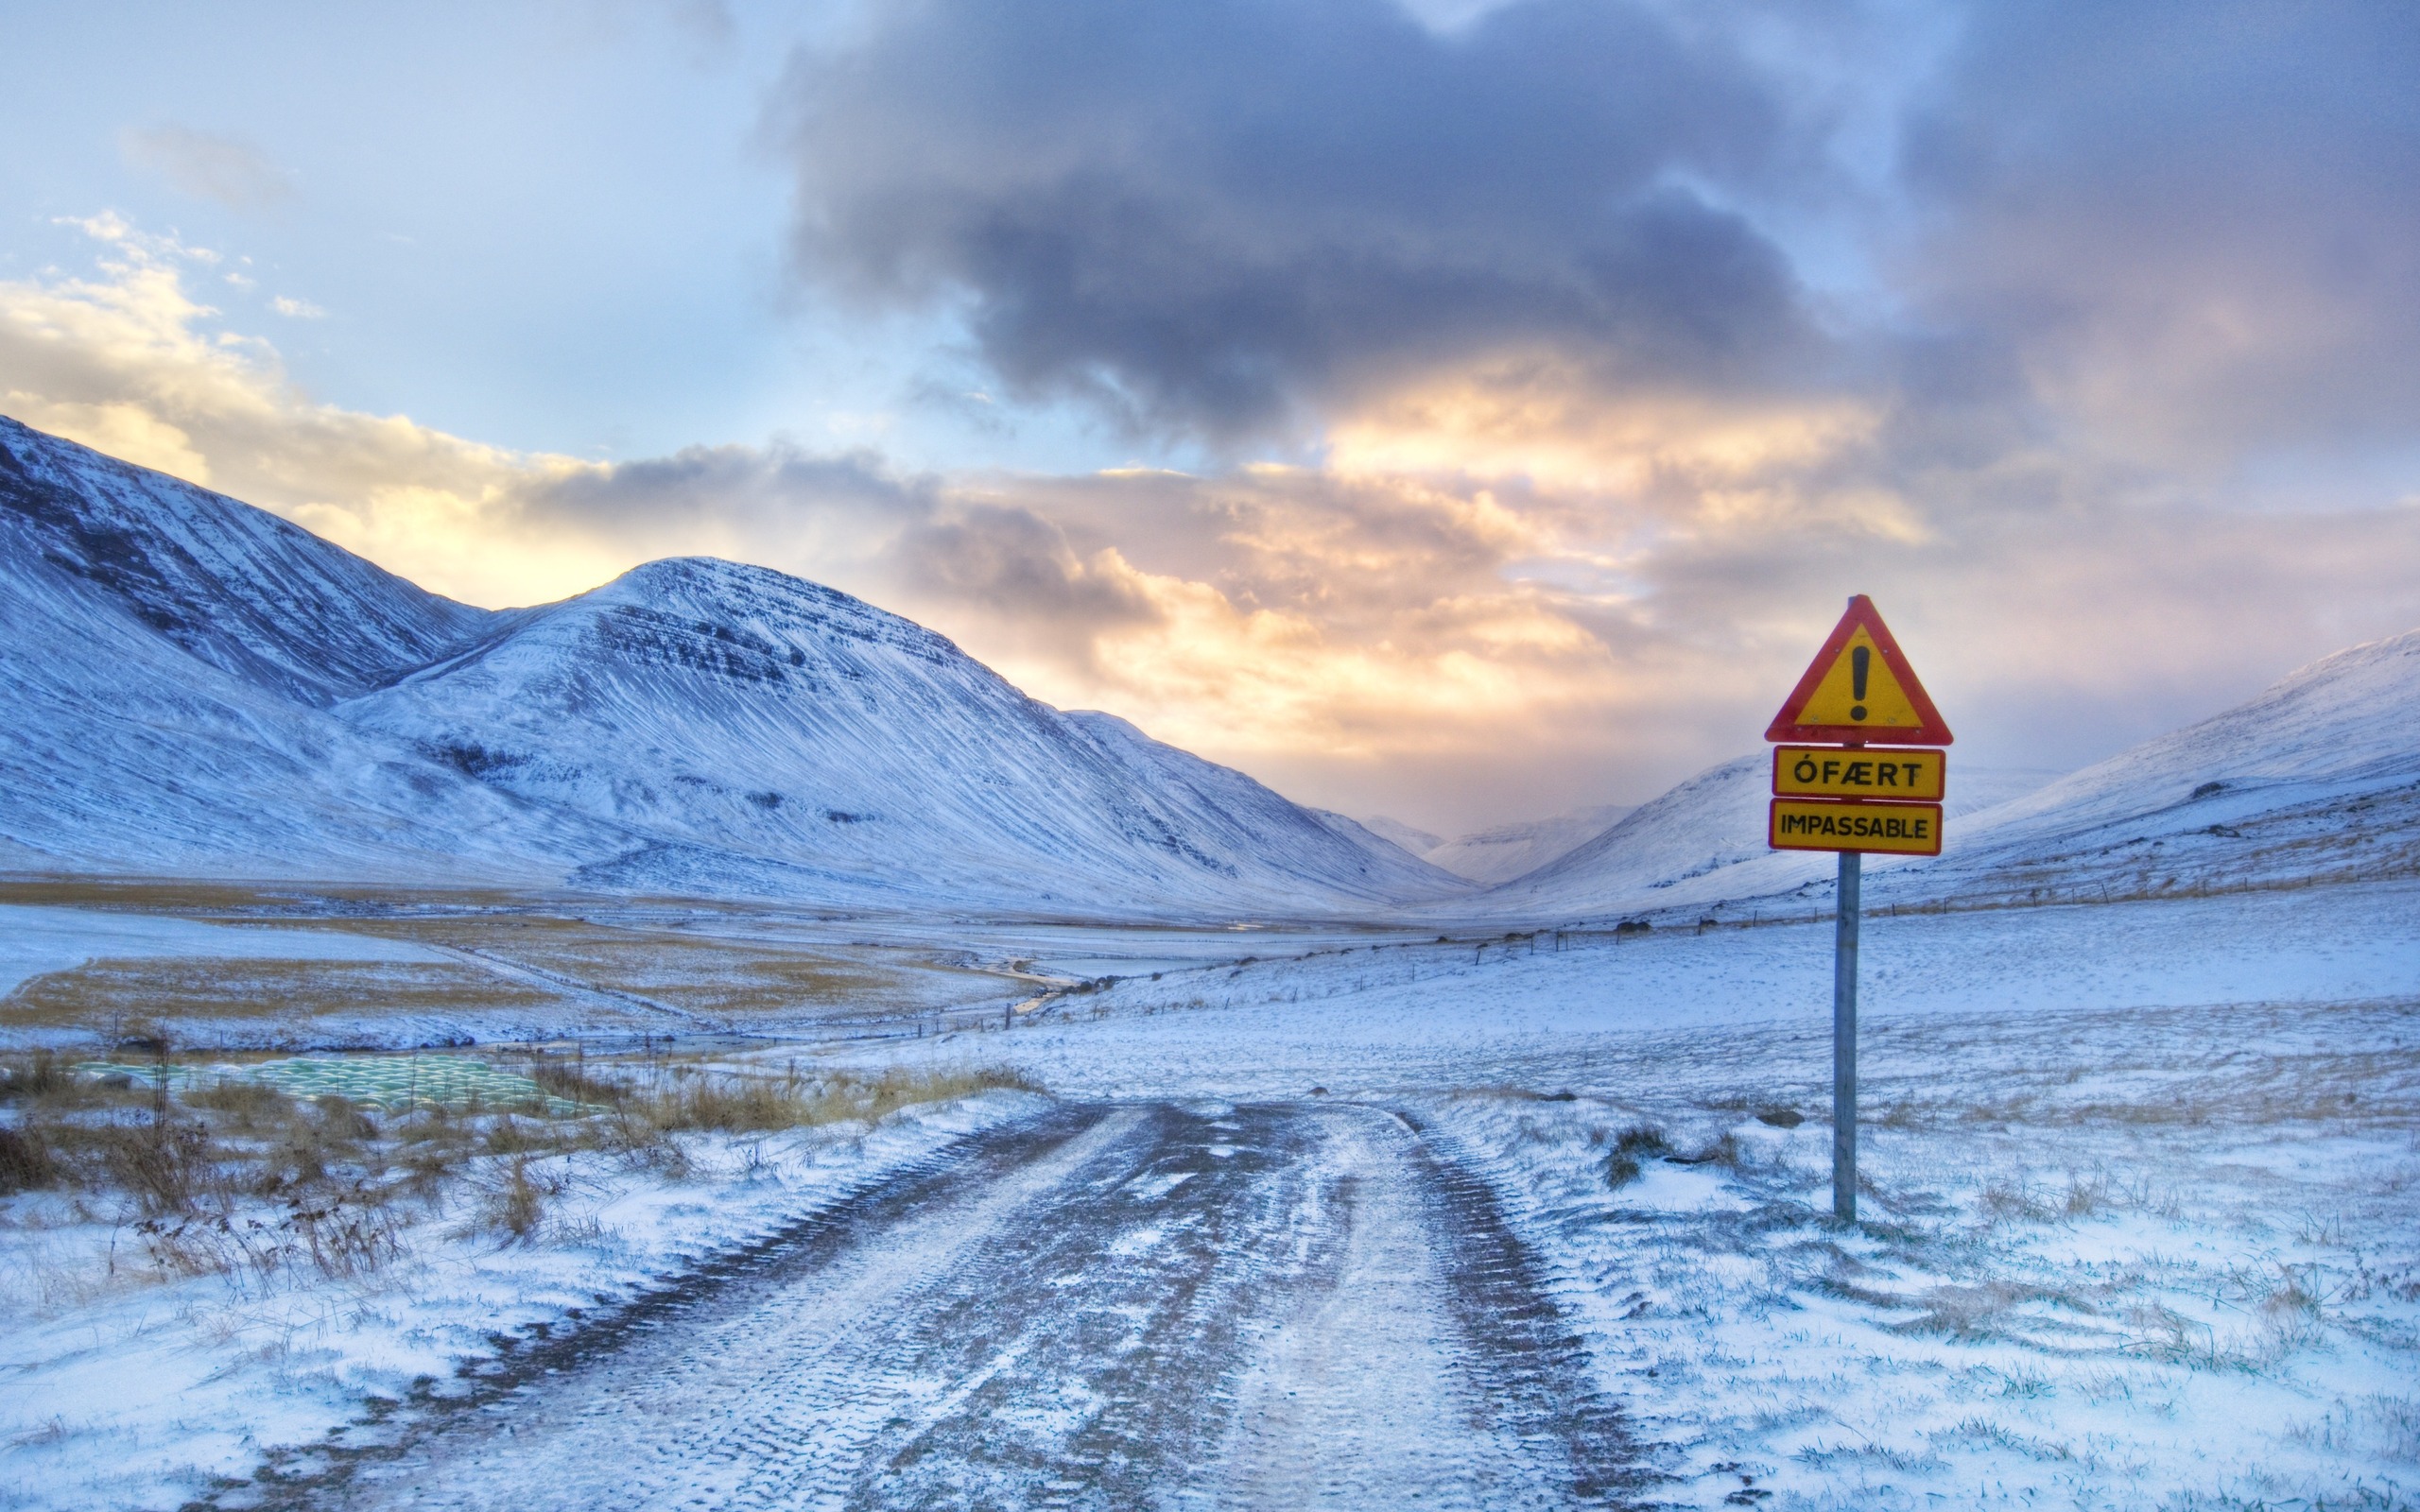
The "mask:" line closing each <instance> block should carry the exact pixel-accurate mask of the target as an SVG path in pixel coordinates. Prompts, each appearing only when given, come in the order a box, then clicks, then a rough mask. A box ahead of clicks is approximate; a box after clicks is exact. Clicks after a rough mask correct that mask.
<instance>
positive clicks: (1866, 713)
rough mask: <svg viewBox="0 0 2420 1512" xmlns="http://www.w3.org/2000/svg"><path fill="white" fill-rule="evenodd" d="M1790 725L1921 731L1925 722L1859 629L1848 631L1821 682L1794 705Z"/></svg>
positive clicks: (1868, 635) (1871, 638) (1866, 632)
mask: <svg viewBox="0 0 2420 1512" xmlns="http://www.w3.org/2000/svg"><path fill="white" fill-rule="evenodd" d="M1795 722H1796V723H1798V724H1802V725H1849V726H1854V727H1856V728H1858V729H1859V730H1922V729H1924V728H1925V726H1926V724H1927V720H1926V718H1925V716H1924V715H1923V714H1922V713H1918V712H1917V710H1916V705H1915V700H1914V699H1912V698H1910V697H1909V696H1908V691H1907V690H1906V689H1905V688H1902V687H1901V686H1899V679H1897V678H1895V677H1893V676H1892V673H1891V664H1890V663H1889V662H1886V661H1885V660H1884V659H1883V656H1882V650H1881V648H1880V647H1879V646H1877V645H1876V644H1874V636H1873V634H1872V632H1870V631H1869V630H1867V629H1866V627H1864V626H1862V625H1860V626H1858V627H1857V628H1856V629H1855V630H1853V631H1851V632H1850V634H1849V638H1848V642H1847V644H1844V645H1842V646H1841V649H1840V653H1839V654H1838V655H1836V656H1834V657H1833V658H1832V664H1831V665H1830V666H1828V667H1826V668H1824V678H1823V680H1822V681H1820V682H1818V683H1816V684H1815V693H1814V696H1812V697H1810V698H1808V699H1807V700H1806V703H1804V704H1802V705H1800V706H1799V709H1798V715H1797V719H1796V721H1795Z"/></svg>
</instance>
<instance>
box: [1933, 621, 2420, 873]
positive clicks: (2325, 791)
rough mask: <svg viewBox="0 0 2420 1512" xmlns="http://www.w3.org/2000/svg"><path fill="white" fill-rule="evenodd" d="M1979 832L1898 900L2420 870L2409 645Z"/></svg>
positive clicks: (2360, 650) (2086, 775)
mask: <svg viewBox="0 0 2420 1512" xmlns="http://www.w3.org/2000/svg"><path fill="white" fill-rule="evenodd" d="M1952 770H1953V772H1954V771H1955V767H1954V766H1953V768H1952ZM1981 818H1982V819H1983V820H1984V822H1982V823H1979V824H1978V825H1976V826H1974V827H1972V828H1970V829H1969V831H1968V832H1967V833H1964V834H1961V833H1959V832H1958V831H1957V830H1954V829H1953V830H1952V831H1951V832H1950V840H1949V847H1948V851H1947V853H1946V854H1945V855H1944V856H1943V857H1942V858H1941V860H1940V861H1938V862H1935V863H1931V864H1929V865H1928V866H1927V867H1925V868H1911V870H1910V873H1909V874H1908V875H1907V876H1906V877H1904V878H1900V879H1894V885H1921V886H1923V887H1926V888H1927V889H1930V890H1932V891H1935V892H1940V893H1959V894H1975V893H1983V894H1991V893H2003V894H2014V895H2031V892H2032V890H2033V889H2035V888H2037V887H2038V888H2042V889H2044V890H2046V891H2047V892H2051V893H2057V892H2059V891H2061V890H2063V889H2064V890H2066V891H2069V892H2083V891H2085V890H2096V891H2105V892H2107V893H2108V894H2109V895H2110V896H2118V895H2119V894H2123V893H2134V892H2152V893H2158V892H2164V891H2172V890H2181V889H2184V888H2189V887H2194V886H2202V885H2212V884H2218V885H2237V884H2240V883H2244V882H2253V881H2266V882H2293V881H2301V880H2324V879H2328V878H2336V877H2361V876H2385V875H2397V874H2409V873H2411V871H2413V870H2415V869H2420V630H2414V631H2411V632H2408V633H2406V634H2403V635H2397V636H2394V637H2390V638H2389V639H2386V640H2383V641H2374V642H2371V643H2369V644H2364V645H2357V646H2353V647H2350V648H2349V649H2346V650H2343V651H2339V652H2337V653H2336V654H2335V655H2333V656H2329V657H2325V658H2323V659H2321V660H2320V661H2318V662H2312V663H2311V664H2310V665H2308V666H2306V667H2303V668H2301V669H2299V670H2297V671H2295V672H2293V673H2291V674H2290V675H2288V676H2287V677H2285V678H2283V679H2280V680H2278V681H2277V682H2275V683H2273V684H2272V685H2271V686H2270V687H2269V688H2267V689H2266V690H2264V691H2263V692H2261V693H2260V694H2259V695H2257V696H2255V697H2253V698H2251V699H2250V700H2248V701H2246V702H2244V703H2242V704H2239V705H2238V706H2236V707H2235V708H2233V709H2229V710H2227V711H2225V712H2224V713H2219V714H2216V715H2213V716H2212V717H2210V718H2208V719H2205V720H2203V721H2202V722H2200V723H2199V724H2195V725H2191V726H2188V727H2187V728H2186V729H2183V730H2176V731H2174V732H2172V733H2169V734H2166V735H2161V736H2158V737H2156V738H2154V739H2152V740H2149V741H2145V742H2144V743H2143V744H2141V745H2139V746H2135V747H2132V748H2131V749H2128V750H2125V751H2121V752H2119V753H2118V755H2116V756H2113V757H2111V758H2110V759H2109V760H2107V761H2104V762H2100V763H2099V764H2097V765H2092V766H2087V767H2085V768H2083V770H2082V771H2079V772H2075V773H2073V774H2071V775H2069V776H2067V777H2065V778H2062V779H2061V780H2060V781H2058V782H2052V783H2050V784H2048V786H2046V787H2043V788H2042V789H2040V790H2039V791H2037V792H2035V793H2032V794H2031V795H2028V796H2027V797H2025V798H2022V799H2017V800H2016V801H2014V802H2012V803H2008V804H2006V805H2004V806H2002V807H2001V808H1999V809H1997V810H1996V811H1994V812H1993V813H1991V814H1989V815H1986V816H1981Z"/></svg>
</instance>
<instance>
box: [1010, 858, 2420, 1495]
mask: <svg viewBox="0 0 2420 1512" xmlns="http://www.w3.org/2000/svg"><path fill="white" fill-rule="evenodd" d="M2414 917H2420V885H2413V884H2410V883H2396V884H2381V885H2359V886H2349V887H2330V888H2309V889H2298V890H2287V891H2277V892H2267V893H2252V894H2242V895H2232V896H2223V897H2212V898H2189V899H2178V900H2174V901H2166V902H2133V903H2122V904H2117V905H2111V906H2092V907H2057V908H2040V909H2025V910H1993V911H1985V912H1974V913H1950V914H1926V915H1910V916H1904V917H1901V918H1897V919H1892V918H1887V917H1886V918H1883V919H1876V920H1873V921H1872V923H1871V924H1870V925H1869V931H1868V934H1867V936H1866V942H1865V979H1864V986H1865V990H1864V992H1863V993H1862V997H1863V1006H1864V1018H1865V1034H1864V1053H1863V1057H1862V1059H1863V1065H1862V1068H1861V1070H1862V1074H1863V1079H1864V1097H1865V1101H1864V1104H1863V1106H1864V1108H1865V1109H1866V1122H1865V1128H1864V1131H1863V1137H1862V1143H1863V1145H1864V1149H1863V1160H1864V1171H1865V1174H1866V1175H1867V1177H1869V1178H1870V1179H1871V1180H1872V1181H1873V1183H1874V1188H1873V1190H1872V1191H1871V1192H1870V1193H1869V1194H1868V1195H1867V1199H1866V1208H1867V1216H1868V1219H1869V1222H1868V1225H1867V1227H1866V1228H1865V1229H1862V1230H1859V1231H1858V1232H1855V1233H1848V1234H1843V1233H1841V1232H1839V1231H1837V1230H1835V1229H1832V1228H1831V1227H1830V1226H1829V1224H1828V1221H1827V1217H1826V1215H1827V1213H1828V1209H1829V1189H1828V1182H1827V1180H1826V1173H1827V1159H1828V1146H1829V1138H1830V1130H1829V1125H1828V1124H1827V1123H1826V1122H1825V1118H1824V1114H1825V1111H1826V1109H1827V1108H1828V1088H1829V1046H1828V1023H1829V1001H1830V967H1831V957H1830V950H1829V936H1830V930H1829V927H1828V925H1824V924H1815V925H1793V926H1772V925H1768V926H1764V927H1759V928H1748V929H1718V930H1712V931H1708V932H1705V933H1703V934H1700V933H1696V932H1694V931H1673V932H1666V931H1658V932H1655V933H1652V934H1651V935H1649V936H1646V937H1644V938H1631V939H1625V940H1623V941H1622V942H1621V943H1618V944H1616V943H1612V942H1611V941H1608V940H1603V939H1601V938H1599V939H1595V940H1591V941H1589V942H1586V943H1584V944H1582V943H1578V942H1571V943H1567V946H1566V948H1565V949H1564V951H1563V952H1561V953H1560V954H1558V953H1557V952H1556V951H1555V950H1554V949H1553V943H1552V938H1551V936H1547V938H1545V939H1542V940H1540V941H1538V942H1537V943H1536V946H1535V953H1534V954H1532V950H1531V945H1530V942H1528V941H1517V942H1513V943H1511V944H1507V943H1505V942H1502V941H1498V942H1497V943H1496V944H1495V945H1493V946H1490V947H1488V948H1487V949H1486V950H1484V951H1483V952H1478V953H1477V954H1478V955H1479V959H1478V960H1477V961H1476V962H1475V961H1474V959H1473V957H1474V954H1475V952H1474V950H1473V947H1472V946H1471V945H1470V944H1469V943H1461V944H1453V945H1436V944H1434V943H1391V944H1388V945H1385V946H1383V947H1380V948H1376V949H1372V948H1368V947H1366V946H1364V947H1357V948H1345V947H1341V946H1336V945H1333V944H1325V945H1322V946H1321V947H1320V948H1318V949H1316V950H1315V951H1311V952H1305V953H1304V954H1300V955H1298V956H1295V957H1292V958H1287V959H1275V960H1271V959H1264V960H1263V961H1261V962H1259V963H1256V964H1254V965H1253V966H1250V967H1245V968H1241V969H1240V970H1238V969H1236V968H1235V967H1233V966H1225V967H1205V968H1198V969H1196V970H1194V971H1189V972H1184V973H1181V974H1180V973H1168V974H1166V975H1164V976H1163V979H1162V980H1161V981H1159V982H1157V983H1153V982H1150V981H1149V980H1148V979H1145V980H1134V981H1127V982H1121V983H1118V984H1116V985H1115V987H1114V988H1109V989H1107V990H1105V991H1103V992H1101V993H1099V994H1098V995H1096V996H1094V997H1092V998H1089V999H1085V1000H1081V1002H1080V1005H1078V1004H1076V1003H1072V1002H1071V1004H1070V1005H1069V1009H1070V1013H1071V1017H1069V1018H1068V1019H1067V1020H1066V1021H1065V1022H1061V1023H1059V1024H1056V1025H1052V1024H1050V1023H1049V1022H1044V1023H1043V1024H1040V1025H1037V1026H1036V1027H1034V1028H1033V1029H1031V1030H1026V1031H1020V1032H1018V1033H1016V1034H1014V1035H1011V1036H1005V1037H1000V1038H1001V1039H1002V1040H1004V1041H1005V1048H1004V1049H1003V1051H1002V1053H1003V1054H1005V1055H1011V1056H1012V1057H1013V1058H1014V1063H1015V1064H1018V1065H1021V1066H1023V1067H1025V1068H1027V1069H1028V1070H1029V1072H1030V1073H1031V1074H1035V1075H1037V1076H1040V1077H1042V1078H1044V1079H1045V1080H1046V1081H1047V1082H1048V1083H1049V1084H1050V1085H1051V1086H1052V1087H1053V1088H1054V1090H1056V1091H1059V1092H1060V1093H1061V1094H1062V1095H1072V1096H1111V1095H1115V1096H1121V1097H1130V1098H1131V1097H1137V1096H1155V1097H1167V1098H1219V1099H1226V1100H1233V1101H1235V1102H1248V1101H1253V1100H1257V1099H1285V1100H1292V1101H1299V1100H1302V1099H1304V1098H1305V1097H1306V1096H1308V1095H1310V1090H1311V1089H1312V1088H1314V1087H1318V1088H1322V1089H1324V1093H1323V1095H1324V1096H1326V1097H1329V1098H1338V1099H1353V1100H1358V1101H1368V1102H1375V1103H1378V1104H1380V1105H1382V1106H1387V1107H1393V1108H1406V1109H1410V1110H1414V1111H1416V1113H1417V1115H1418V1116H1419V1118H1420V1119H1421V1121H1422V1122H1423V1123H1424V1124H1426V1125H1428V1126H1430V1127H1431V1128H1432V1129H1434V1130H1436V1131H1437V1134H1438V1137H1439V1138H1441V1139H1443V1140H1445V1141H1447V1142H1449V1144H1450V1146H1451V1147H1452V1148H1455V1149H1456V1150H1457V1151H1458V1152H1459V1154H1460V1156H1461V1158H1462V1159H1463V1160H1466V1161H1468V1162H1470V1163H1472V1164H1473V1165H1475V1166H1476V1167H1477V1168H1478V1169H1479V1170H1481V1171H1483V1172H1485V1173H1486V1174H1487V1175H1488V1177H1490V1178H1491V1179H1492V1181H1493V1182H1494V1184H1495V1187H1496V1190H1497V1191H1498V1192H1499V1193H1501V1194H1504V1196H1505V1198H1506V1200H1507V1201H1508V1202H1509V1203H1511V1205H1512V1208H1513V1217H1514V1219H1515V1222H1516V1225H1517V1227H1518V1228H1519V1229H1520V1231H1521V1232H1522V1234H1523V1237H1524V1238H1525V1239H1526V1240H1527V1241H1528V1242H1529V1243H1530V1245H1531V1246H1533V1247H1534V1248H1535V1249H1536V1251H1537V1252H1538V1253H1539V1254H1540V1255H1542V1256H1543V1257H1545V1259H1546V1260H1547V1263H1548V1264H1549V1266H1550V1268H1551V1269H1552V1271H1553V1273H1554V1275H1555V1276H1556V1277H1557V1279H1558V1294H1559V1297H1560V1298H1561V1300H1562V1302H1563V1304H1564V1306H1565V1308H1566V1309H1567V1310H1568V1311H1569V1312H1570V1314H1572V1315H1573V1317H1574V1318H1575V1319H1576V1320H1577V1322H1578V1323H1579V1324H1580V1326H1581V1327H1582V1331H1583V1332H1584V1334H1585V1336H1586V1337H1587V1338H1588V1340H1589V1343H1590V1345H1591V1348H1592V1349H1594V1351H1595V1353H1596V1357H1597V1360H1598V1364H1599V1371H1600V1373H1601V1376H1602V1379H1603V1382H1604V1383H1605V1386H1606V1389H1608V1390H1609V1391H1611V1392H1613V1393H1614V1394H1616V1396H1617V1398H1618V1399H1619V1400H1622V1401H1624V1402H1625V1403H1627V1404H1628V1406H1629V1409H1630V1411H1631V1412H1632V1414H1633V1416H1634V1420H1635V1421H1636V1423H1637V1424H1638V1425H1639V1426H1640V1431H1641V1432H1642V1433H1643V1434H1644V1435H1646V1436H1648V1437H1650V1438H1651V1440H1653V1441H1654V1442H1655V1444H1656V1445H1657V1446H1658V1448H1657V1450H1656V1460H1657V1464H1658V1466H1659V1468H1660V1469H1661V1470H1662V1472H1663V1473H1664V1474H1666V1475H1668V1477H1670V1479H1669V1481H1668V1483H1667V1484H1666V1485H1664V1486H1659V1487H1658V1488H1657V1491H1656V1494H1655V1500H1657V1501H1658V1502H1659V1503H1664V1502H1668V1503H1670V1504H1676V1505H1685V1506H1714V1505H1720V1504H1740V1503H1738V1501H1737V1497H1738V1494H1739V1493H1740V1492H1742V1491H1744V1490H1750V1489H1758V1490H1764V1491H1767V1492H1770V1493H1772V1498H1773V1500H1772V1504H1773V1505H1775V1506H1782V1507H1900V1506H1910V1507H1913V1506H1929V1505H1939V1504H1962V1505H1972V1504H2007V1505H2013V1506H2014V1505H2040V1504H2045V1503H2056V1504H2062V1505H2065V1504H2076V1505H2084V1506H2096V1507H2100V1506H2107V1507H2142V1508H2152V1507H2169V1506H2186V1505H2204V1504H2210V1505H2219V1504H2242V1503H2260V1502H2262V1501H2264V1500H2265V1501H2267V1502H2268V1503H2271V1504H2277V1503H2285V1504H2319V1503H2322V1502H2326V1503H2328V1504H2343V1505H2379V1506H2392V1505H2399V1504H2406V1503H2407V1500H2408V1498H2409V1497H2410V1496H2411V1493H2412V1488H2413V1486H2414V1485H2415V1483H2420V1440H2415V1439H2414V1438H2413V1437H2412V1435H2411V1423H2412V1422H2413V1421H2415V1420H2420V1402H2415V1401H2414V1399H2413V1396H2412V1392H2411V1382H2412V1380H2413V1379H2414V1378H2415V1370H2414V1351H2415V1350H2420V1268H2415V1267H2420V1255H2415V1253H2414V1250H2413V1247H2412V1238H2413V1235H2414V1234H2415V1233H2420V1194H2415V1191H2414V1189H2413V1188H2412V1187H2411V1182H2410V1180H2409V1170H2410V1162H2411V1159H2412V1156H2413V1152H2414V1150H2415V1149H2420V1144H2415V1143H2414V1142H2415V1140H2420V995H2415V993H2416V992H2420V932H2415V931H2413V930H2412V929H2411V927H2410V920H2411V919H2413V918H2414ZM1783 1109H1786V1110H1789V1111H1790V1112H1795V1113H1797V1114H1799V1115H1801V1116H1802V1117H1803V1118H1804V1119H1805V1122H1803V1123H1801V1124H1799V1125H1797V1126H1796V1127H1794V1128H1790V1129H1783V1128H1779V1127H1774V1126H1770V1125H1767V1124H1765V1123H1764V1122H1761V1121H1760V1120H1759V1119H1758V1118H1756V1117H1755V1114H1756V1113H1757V1112H1760V1111H1768V1110H1783ZM1635 1125H1654V1126H1657V1127H1659V1128H1660V1129H1662V1130H1663V1131H1664V1132H1665V1134H1666V1135H1667V1137H1668V1140H1669V1142H1670V1143H1671V1144H1672V1146H1673V1147H1674V1149H1675V1151H1676V1152H1678V1153H1682V1154H1688V1155H1694V1154H1695V1153H1697V1152H1700V1151H1716V1152H1718V1153H1717V1154H1716V1156H1715V1158H1714V1159H1712V1160H1708V1161H1707V1163H1703V1164H1688V1165H1681V1164H1673V1163H1669V1162H1667V1161H1662V1160H1657V1159H1655V1158H1654V1157H1653V1156H1651V1155H1650V1156H1646V1157H1644V1158H1642V1166H1643V1174H1642V1176H1641V1177H1640V1178H1639V1179H1638V1180H1637V1181H1635V1182H1634V1183H1631V1184H1629V1185H1626V1186H1622V1187H1619V1188H1615V1187H1612V1186H1610V1185H1608V1183H1607V1182H1606V1180H1605V1178H1604V1176H1603V1171H1604V1161H1605V1157H1606V1155H1607V1153H1608V1151H1609V1148H1610V1140H1611V1138H1612V1137H1613V1136H1614V1135H1615V1134H1616V1133H1618V1131H1620V1130H1622V1129H1624V1128H1627V1127H1632V1126H1635ZM1726 1139H1727V1140H1728V1141H1729V1142H1730V1143H1731V1145H1732V1146H1733V1147H1734V1148H1735V1149H1736V1150H1737V1154H1734V1155H1730V1156H1723V1155H1720V1153H1719V1151H1720V1145H1721V1143H1722V1142H1723V1141H1725V1140H1726ZM1743 1476H1746V1477H1748V1478H1749V1479H1750V1480H1752V1481H1753V1483H1754V1484H1753V1486H1750V1485H1748V1484H1746V1483H1744V1482H1743V1480H1742V1477H1743ZM2398 1488H2399V1489H2398ZM2230 1498H2232V1499H2234V1501H2232V1502H2230V1501H2229V1500H2228V1499H2230ZM2298 1499H2299V1500H2298ZM1750 1500H1752V1501H1753V1500H1755V1499H1754V1498H1751V1499H1750Z"/></svg>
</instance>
